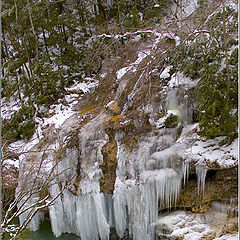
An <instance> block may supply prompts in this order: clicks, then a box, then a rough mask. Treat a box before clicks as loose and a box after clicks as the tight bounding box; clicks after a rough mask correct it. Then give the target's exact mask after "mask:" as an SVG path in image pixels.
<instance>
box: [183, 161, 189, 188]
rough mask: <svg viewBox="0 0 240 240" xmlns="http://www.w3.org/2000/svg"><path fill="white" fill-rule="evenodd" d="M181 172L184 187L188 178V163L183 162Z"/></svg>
mask: <svg viewBox="0 0 240 240" xmlns="http://www.w3.org/2000/svg"><path fill="white" fill-rule="evenodd" d="M182 171H183V183H184V186H185V185H186V182H187V180H188V176H189V163H188V162H183V164H182Z"/></svg>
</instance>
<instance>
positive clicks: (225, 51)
mask: <svg viewBox="0 0 240 240" xmlns="http://www.w3.org/2000/svg"><path fill="white" fill-rule="evenodd" d="M222 7H223V14H222V20H223V48H224V53H225V62H226V70H227V99H229V91H230V84H231V82H230V81H231V79H230V69H229V61H228V44H227V31H226V6H225V0H222Z"/></svg>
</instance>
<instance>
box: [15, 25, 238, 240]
mask: <svg viewBox="0 0 240 240" xmlns="http://www.w3.org/2000/svg"><path fill="white" fill-rule="evenodd" d="M141 34H149V35H150V36H151V38H148V39H141V40H138V41H132V40H129V41H128V42H127V43H126V46H125V48H124V50H125V52H123V53H122V54H121V56H120V57H119V58H117V57H116V58H113V59H111V60H109V61H105V62H104V63H103V66H102V74H101V75H100V76H99V79H98V82H99V84H98V86H97V87H96V88H95V89H94V90H92V91H91V92H89V93H88V94H85V95H83V96H81V97H79V99H76V100H77V102H75V104H74V107H73V108H72V114H71V116H69V117H67V118H65V121H64V122H63V123H62V124H60V125H57V124H55V125H54V124H50V125H45V129H44V131H43V132H42V135H41V136H40V138H39V139H38V140H37V141H32V142H30V144H29V147H28V154H25V155H24V157H22V161H21V165H20V172H19V175H20V177H19V184H18V188H17V191H16V195H18V194H20V193H21V192H22V191H26V189H34V188H35V189H41V191H36V192H34V193H33V192H30V193H27V194H26V195H25V197H24V198H23V199H22V200H21V202H20V203H19V206H20V205H21V204H23V206H24V208H27V207H28V206H30V205H31V204H33V203H34V202H37V201H39V199H45V201H46V203H48V202H51V200H53V199H54V200H55V201H53V202H52V203H51V204H49V205H46V206H47V207H46V208H45V209H44V208H42V209H41V211H38V212H37V214H36V215H34V217H33V218H32V220H31V222H30V223H29V226H30V228H31V229H32V230H37V229H38V227H39V224H40V222H41V221H42V220H43V219H44V216H46V213H48V214H49V217H50V220H51V226H52V231H53V233H54V234H55V235H56V236H57V237H58V236H60V235H61V234H62V233H66V232H67V233H73V234H76V235H78V236H80V237H81V239H83V240H94V239H96V240H98V239H102V240H104V239H109V236H111V237H110V238H113V239H134V240H153V239H157V238H158V237H159V239H183V238H184V237H185V238H184V239H193V238H191V237H192V236H196V234H197V236H198V238H195V239H214V237H218V236H221V235H222V234H226V233H234V232H235V231H237V224H236V222H235V220H236V216H237V210H236V206H237V201H236V198H237V139H236V140H235V141H234V142H233V143H232V144H231V145H229V146H226V145H221V142H222V140H223V137H219V138H216V139H211V140H207V141H206V140H204V139H202V138H201V137H200V136H199V135H198V134H197V131H198V123H196V122H195V121H196V112H194V109H195V108H196V91H195V89H196V88H197V87H198V82H197V81H193V80H191V79H189V78H187V77H186V76H184V75H183V74H182V73H181V72H177V73H174V74H171V68H172V66H168V65H167V63H166V62H164V61H159V58H156V56H157V55H158V54H160V55H161V53H164V52H165V51H166V50H168V51H170V50H173V49H174V47H175V45H176V44H178V38H177V37H176V36H175V35H174V34H172V33H166V31H159V32H157V31H156V30H155V31H152V30H149V31H146V32H144V31H143V32H142V33H141ZM141 34H140V35H141ZM170 37H171V38H170ZM169 39H170V40H171V41H169ZM161 56H163V58H164V54H162V55H161ZM76 93H78V92H77V90H76V92H74V94H76ZM79 96H80V94H79ZM29 150H30V151H29ZM43 186H44V187H43ZM26 192H27V191H26ZM30 210H31V209H30ZM30 210H27V211H26V212H25V214H23V215H22V216H21V217H20V222H21V223H23V222H24V219H25V217H26V216H27V214H28V213H29V211H30ZM180 210H181V211H180ZM183 211H188V212H187V213H186V212H183ZM201 214H202V215H201ZM204 214H205V215H204ZM220 215H221V216H220ZM203 216H205V217H206V219H205V222H204V220H203V218H204V217H203ZM218 216H220V217H221V221H220V220H219V221H220V222H221V223H219V226H220V227H219V229H217V228H216V226H212V225H211V221H215V220H216V219H217V218H218ZM220 217H219V218H220ZM166 219H167V220H166ZM214 219H215V220H214ZM170 220H171V221H170ZM113 232H114V233H115V235H114V234H113ZM194 234H195V235H194Z"/></svg>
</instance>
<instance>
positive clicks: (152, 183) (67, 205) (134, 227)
mask: <svg viewBox="0 0 240 240" xmlns="http://www.w3.org/2000/svg"><path fill="white" fill-rule="evenodd" d="M74 156H75V157H76V156H77V149H76V150H74V151H72V152H71V153H70V154H69V157H67V158H65V159H64V161H65V163H64V162H63V165H62V167H63V168H64V167H65V166H66V165H68V164H69V161H70V160H71V159H72V158H73V157H74ZM120 162H121V161H120ZM64 165H65V166H64ZM59 168H61V167H59ZM59 170H61V169H59ZM197 176H198V185H199V189H200V188H202V189H203V187H204V182H205V176H206V169H204V168H197ZM187 178H188V164H184V163H183V165H182V169H181V171H178V172H177V171H175V170H173V169H171V168H163V169H154V170H145V171H143V172H142V173H141V174H140V177H139V180H138V182H136V181H133V180H130V179H129V180H123V179H121V176H120V172H119V173H118V176H117V179H116V182H115V190H114V193H113V195H108V194H104V193H100V187H99V183H98V182H97V181H95V180H94V179H92V181H90V180H86V181H82V183H81V185H82V190H81V191H80V190H79V191H78V193H77V195H73V194H72V193H71V192H70V191H69V190H68V189H66V190H65V191H64V192H63V193H62V195H61V196H59V197H58V198H57V199H56V200H55V202H54V204H53V205H51V206H49V215H50V220H51V226H52V231H53V233H54V235H55V236H56V237H59V236H60V235H61V234H62V233H73V234H76V235H78V236H80V237H81V239H82V240H98V239H101V240H105V239H109V234H110V228H115V230H116V233H117V235H118V236H119V237H120V238H122V237H123V236H124V234H125V233H126V231H128V233H129V235H130V236H131V237H132V239H134V240H153V239H155V230H154V229H155V223H156V221H157V218H158V208H159V205H160V206H161V205H162V204H165V205H164V206H165V207H168V208H171V206H174V204H175V202H176V200H177V197H178V194H179V191H180V188H181V183H182V182H185V181H186V180H187ZM84 188H85V190H84ZM49 190H50V194H51V196H52V197H54V196H56V195H57V194H58V193H59V191H60V189H59V185H58V184H55V185H53V186H51V188H50V189H49ZM32 200H33V199H32ZM33 201H34V200H33ZM26 214H27V212H26ZM26 214H24V215H25V216H22V217H21V218H20V222H21V221H24V218H25V217H26ZM43 216H44V214H43V213H42V212H38V213H37V214H36V215H35V217H34V218H33V219H32V220H31V222H30V225H29V226H30V228H31V229H32V230H37V229H38V228H39V225H40V222H41V220H42V219H43Z"/></svg>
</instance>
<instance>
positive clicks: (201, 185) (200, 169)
mask: <svg viewBox="0 0 240 240" xmlns="http://www.w3.org/2000/svg"><path fill="white" fill-rule="evenodd" d="M196 174H197V181H198V193H200V191H202V193H203V195H204V189H205V179H206V175H207V169H206V168H205V167H204V166H199V165H198V166H196Z"/></svg>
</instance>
